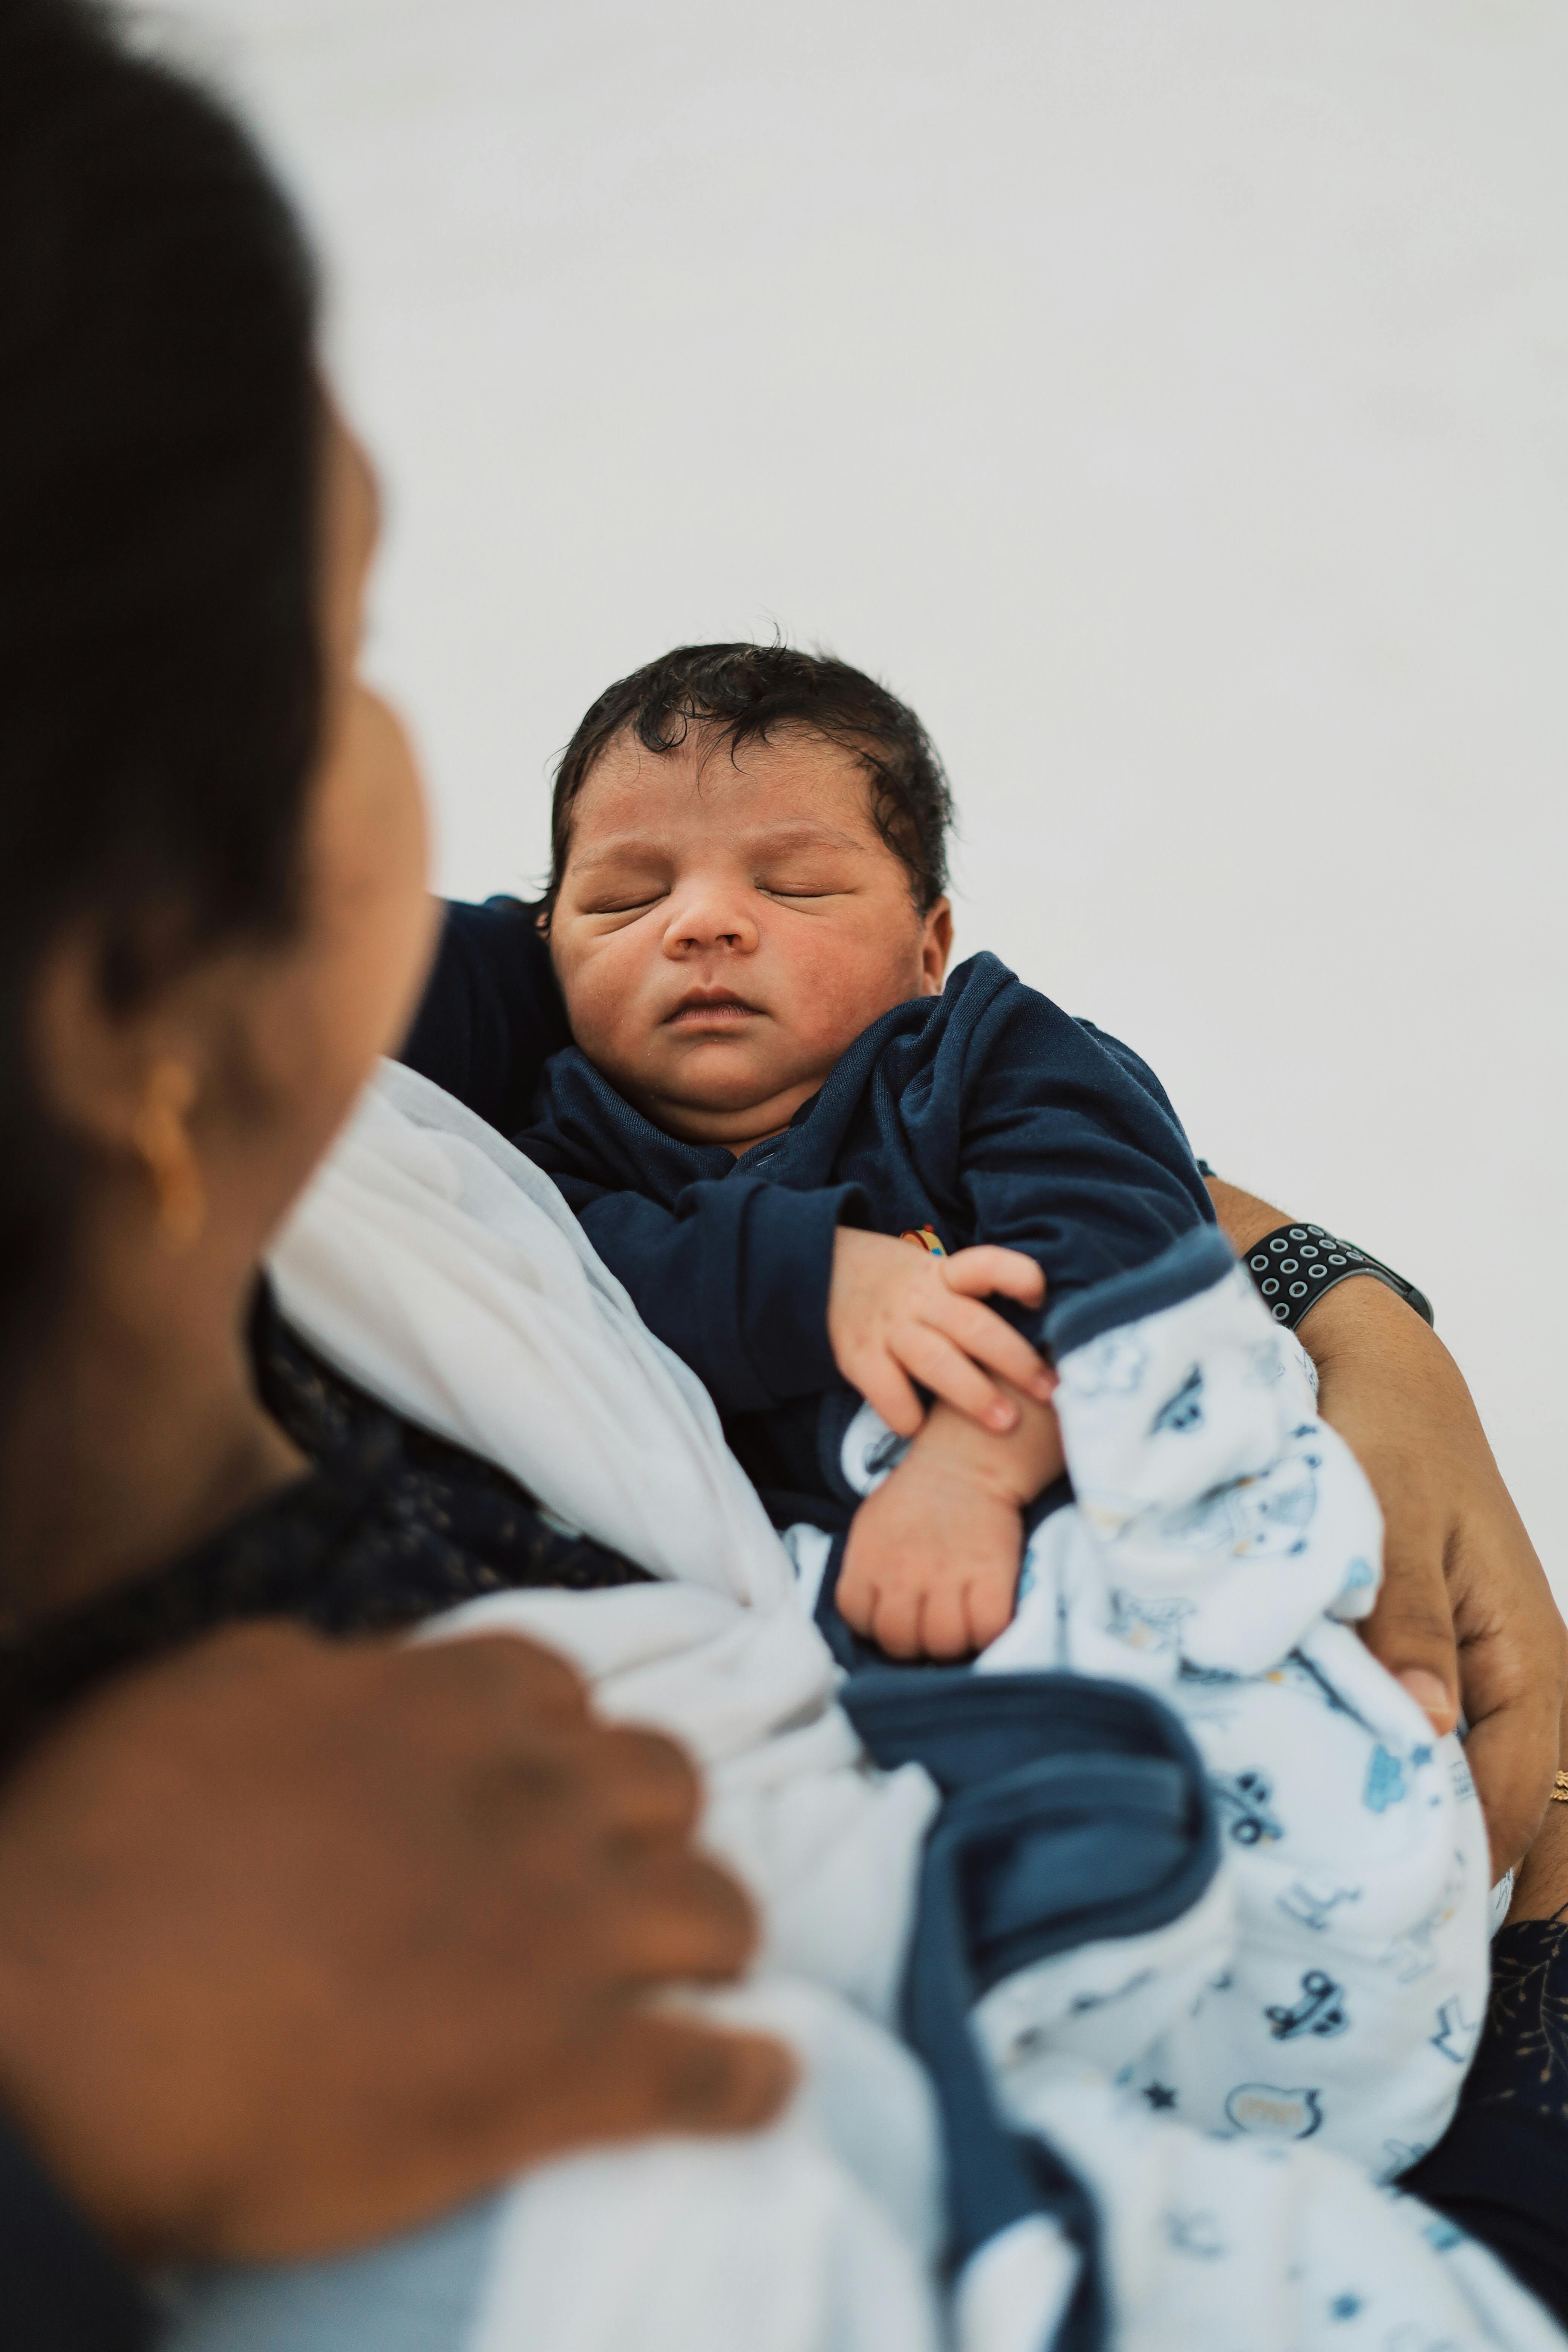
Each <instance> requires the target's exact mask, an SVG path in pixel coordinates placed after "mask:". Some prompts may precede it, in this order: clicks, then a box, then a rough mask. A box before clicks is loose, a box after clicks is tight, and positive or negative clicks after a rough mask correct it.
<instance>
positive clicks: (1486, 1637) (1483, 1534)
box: [1209, 1177, 1568, 1879]
mask: <svg viewBox="0 0 1568 2352" xmlns="http://www.w3.org/2000/svg"><path fill="white" fill-rule="evenodd" d="M1209 1192H1210V1193H1211V1195H1212V1197H1213V1200H1214V1204H1215V1213H1216V1214H1217V1215H1218V1218H1219V1221H1220V1223H1221V1225H1222V1226H1223V1228H1224V1230H1225V1233H1226V1236H1227V1238H1228V1239H1229V1241H1230V1243H1231V1245H1232V1247H1233V1248H1235V1249H1236V1250H1237V1252H1238V1253H1241V1254H1243V1255H1245V1253H1246V1252H1247V1250H1249V1249H1250V1248H1251V1247H1252V1245H1253V1244H1254V1243H1255V1242H1258V1241H1260V1240H1261V1239H1262V1237H1263V1235H1264V1234H1268V1233H1271V1232H1272V1231H1273V1230H1274V1228H1275V1227H1276V1226H1278V1225H1282V1224H1285V1223H1289V1219H1288V1217H1287V1216H1286V1213H1285V1212H1284V1211H1283V1210H1281V1209H1276V1208H1271V1207H1270V1206H1269V1205H1268V1202H1265V1201H1259V1200H1258V1199H1256V1198H1255V1197H1254V1196H1253V1195H1252V1194H1251V1193H1248V1192H1240V1191H1238V1190H1237V1187H1236V1186H1235V1185H1233V1184H1226V1183H1225V1182H1224V1181H1222V1180H1221V1179H1219V1178H1218V1177H1215V1178H1214V1179H1212V1180H1211V1181H1210V1183H1209ZM1298 1337H1299V1338H1300V1341H1301V1344H1302V1346H1303V1347H1304V1348H1305V1349H1306V1350H1307V1352H1308V1354H1309V1355H1310V1357H1311V1358H1312V1360H1313V1362H1314V1363H1315V1364H1316V1365H1317V1368H1318V1378H1319V1381H1320V1383H1321V1387H1320V1396H1319V1402H1320V1403H1321V1407H1322V1412H1323V1417H1324V1419H1325V1420H1326V1421H1328V1422H1330V1423H1331V1424H1332V1426H1333V1427H1334V1428H1335V1429H1337V1430H1338V1431H1339V1433H1340V1434H1341V1436H1342V1437H1343V1438H1344V1439H1345V1441H1346V1443H1347V1444H1349V1445H1350V1447H1351V1449H1352V1452H1353V1453H1354V1454H1355V1456H1356V1458H1357V1460H1358V1461H1359V1462H1360V1464H1361V1465H1362V1468H1363V1470H1364V1471H1365V1472H1366V1475H1367V1476H1368V1478H1369V1479H1370V1480H1371V1482H1372V1486H1373V1492H1374V1493H1375V1495H1376V1496H1377V1499H1378V1502H1379V1504H1380V1506H1381V1507H1382V1510H1383V1518H1384V1573H1383V1590H1382V1592H1381V1593H1380V1595H1379V1597H1378V1603H1377V1607H1376V1609H1375V1611H1374V1612H1373V1615H1372V1616H1371V1617H1370V1618H1369V1619H1368V1620H1367V1622H1366V1623H1365V1624H1364V1625H1363V1628H1362V1633H1363V1637H1364V1639H1365V1641H1366V1643H1367V1645H1368V1647H1369V1648H1370V1649H1371V1650H1373V1653H1374V1654H1376V1655H1377V1656H1378V1657H1379V1658H1381V1659H1382V1661H1383V1663H1384V1665H1385V1666H1386V1667H1387V1668H1388V1671H1389V1673H1390V1674H1392V1675H1395V1676H1396V1677H1397V1678H1398V1680H1399V1681H1401V1682H1402V1683H1404V1684H1405V1686H1406V1688H1407V1689H1408V1690H1409V1691H1410V1693H1411V1695H1412V1696H1413V1697H1415V1699H1416V1700H1417V1701H1418V1703H1419V1704H1420V1705H1421V1706H1423V1707H1424V1708H1425V1709H1426V1713H1427V1715H1428V1717H1430V1719H1431V1721H1432V1722H1433V1724H1434V1725H1435V1726H1436V1728H1437V1729H1438V1730H1440V1731H1448V1730H1451V1729H1452V1728H1453V1727H1454V1724H1455V1722H1456V1720H1457V1719H1458V1713H1459V1710H1460V1708H1461V1707H1462V1708H1463V1710H1464V1714H1465V1717H1466V1720H1467V1721H1468V1724H1469V1727H1470V1733H1469V1738H1468V1743H1467V1745H1466V1748H1465V1756H1466V1759H1467V1761H1468V1764H1469V1767H1470V1769H1471V1772H1472V1773H1473V1774H1474V1776H1475V1782H1476V1787H1477V1789H1478V1790H1479V1792H1480V1799H1481V1803H1482V1806H1483V1808H1484V1809H1485V1811H1486V1816H1487V1826H1488V1829H1489V1832H1490V1835H1491V1849H1492V1874H1493V1877H1494V1879H1497V1878H1500V1877H1501V1876H1502V1875H1503V1873H1504V1872H1505V1871H1507V1870H1510V1869H1511V1868H1512V1866H1513V1864H1515V1863H1517V1862H1518V1860H1519V1858H1520V1856H1521V1853H1523V1852H1524V1850H1525V1848H1526V1846H1527V1845H1529V1843H1530V1842H1531V1838H1532V1836H1533V1835H1534V1833H1535V1831H1536V1829H1537V1826H1538V1824H1539V1823H1540V1822H1541V1818H1542V1808H1543V1807H1544V1805H1545V1804H1546V1801H1547V1798H1548V1795H1549V1793H1550V1790H1551V1787H1552V1774H1553V1772H1554V1771H1555V1770H1556V1769H1557V1737H1558V1734H1557V1725H1558V1715H1559V1711H1560V1709H1561V1707H1562V1706H1563V1695H1564V1690H1565V1688H1568V1634H1565V1633H1564V1631H1563V1620H1562V1618H1561V1617H1560V1616H1559V1614H1558V1612H1557V1604H1556V1602H1555V1601H1553V1599H1552V1588H1551V1586H1550V1585H1549V1584H1548V1583H1547V1581H1546V1574H1545V1571H1544V1570H1543V1569H1542V1565H1541V1562H1540V1560H1539V1559H1537V1558H1536V1555H1535V1549H1534V1546H1533V1545H1532V1544H1531V1540H1530V1538H1529V1537H1528V1535H1526V1533H1525V1531H1524V1526H1523V1522H1522V1521H1521V1518H1520V1516H1519V1513H1518V1512H1517V1511H1516V1510H1515V1508H1514V1507H1513V1500H1512V1497H1511V1496H1510V1494H1509V1491H1508V1489H1507V1487H1506V1486H1504V1485H1503V1483H1502V1478H1501V1476H1500V1473H1499V1470H1498V1466H1497V1464H1496V1462H1495V1461H1494V1460H1493V1458H1492V1451H1491V1448H1490V1446H1489V1444H1487V1440H1486V1433H1485V1432H1484V1430H1483V1429H1482V1427H1481V1423H1480V1416H1479V1413H1478V1412H1477V1411H1476V1408H1475V1404H1474V1402H1473V1401H1472V1399H1471V1396H1470V1392H1469V1390H1468V1388H1467V1387H1466V1385H1465V1382H1464V1380H1463V1378H1462V1377H1461V1375H1460V1372H1459V1368H1458V1365H1457V1364H1456V1363H1455V1361H1454V1360H1453V1358H1452V1356H1450V1355H1449V1353H1448V1350H1447V1348H1445V1347H1444V1345H1443V1343H1442V1341H1441V1340H1440V1339H1438V1338H1437V1335H1436V1332H1435V1331H1432V1330H1430V1329H1429V1328H1427V1326H1426V1324H1425V1323H1424V1322H1423V1321H1422V1320H1421V1318H1420V1317H1419V1316H1418V1315H1416V1314H1415V1312H1414V1311H1413V1310H1412V1309H1411V1308H1410V1307H1406V1306H1405V1302H1404V1300H1403V1299H1401V1298H1398V1297H1395V1296H1394V1292H1393V1291H1391V1290H1389V1289H1388V1288H1386V1287H1385V1286H1384V1284H1383V1283H1381V1282H1377V1281H1374V1280H1372V1279H1371V1278H1370V1277H1367V1276H1357V1277H1356V1278H1355V1279H1354V1280H1353V1281H1350V1282H1341V1283H1337V1284H1336V1285H1335V1286H1334V1288H1333V1289H1332V1290H1331V1291H1330V1292H1329V1293H1328V1294H1327V1296H1326V1297H1323V1298H1322V1299H1321V1301H1320V1302H1319V1303H1318V1305H1317V1306H1315V1307H1313V1308H1312V1311H1311V1313H1310V1315H1309V1316H1308V1317H1307V1318H1306V1319H1305V1320H1304V1321H1303V1323H1302V1324H1301V1327H1300V1332H1299V1333H1298ZM1563 1811H1568V1808H1563Z"/></svg>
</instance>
